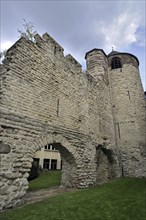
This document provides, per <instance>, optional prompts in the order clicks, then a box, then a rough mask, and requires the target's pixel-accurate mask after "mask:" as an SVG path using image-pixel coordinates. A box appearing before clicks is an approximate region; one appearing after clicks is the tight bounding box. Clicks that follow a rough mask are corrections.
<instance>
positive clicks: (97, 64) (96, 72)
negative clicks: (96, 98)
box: [85, 48, 108, 80]
mask: <svg viewBox="0 0 146 220" xmlns="http://www.w3.org/2000/svg"><path fill="white" fill-rule="evenodd" d="M85 59H86V65H87V71H88V73H89V74H90V75H92V76H93V77H94V78H95V79H96V80H97V79H103V78H104V75H105V74H106V73H107V67H108V66H107V55H106V54H105V52H104V51H103V50H102V49H97V48H95V49H93V50H90V51H89V52H87V53H86V55H85Z"/></svg>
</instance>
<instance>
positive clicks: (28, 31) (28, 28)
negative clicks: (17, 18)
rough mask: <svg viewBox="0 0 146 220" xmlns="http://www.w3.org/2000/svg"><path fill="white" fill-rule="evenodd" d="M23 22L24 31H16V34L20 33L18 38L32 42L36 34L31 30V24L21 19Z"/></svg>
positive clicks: (32, 26)
mask: <svg viewBox="0 0 146 220" xmlns="http://www.w3.org/2000/svg"><path fill="white" fill-rule="evenodd" d="M23 21H24V24H23V27H24V31H23V30H19V29H18V32H19V33H20V36H19V37H25V38H26V39H28V40H31V41H33V42H34V36H35V34H36V33H37V32H36V31H34V30H33V28H34V25H33V23H32V22H27V21H26V20H25V19H23Z"/></svg>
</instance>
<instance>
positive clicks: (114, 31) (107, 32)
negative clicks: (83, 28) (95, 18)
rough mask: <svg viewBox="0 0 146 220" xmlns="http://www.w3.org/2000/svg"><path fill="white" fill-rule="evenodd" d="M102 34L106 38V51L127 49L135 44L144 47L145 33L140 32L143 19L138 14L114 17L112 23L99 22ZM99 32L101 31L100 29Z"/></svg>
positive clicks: (125, 13) (124, 14)
mask: <svg viewBox="0 0 146 220" xmlns="http://www.w3.org/2000/svg"><path fill="white" fill-rule="evenodd" d="M99 26H100V33H101V34H103V36H104V48H105V50H107V51H109V50H111V47H112V46H113V47H114V50H117V49H118V50H120V49H122V50H123V49H125V48H127V47H129V46H130V45H131V44H133V43H137V44H139V45H144V42H143V41H144V32H142V31H141V32H140V31H139V30H140V27H141V18H140V16H139V14H138V13H131V14H130V13H129V12H128V11H127V12H124V13H122V14H120V15H119V16H117V17H114V19H113V20H112V22H111V23H107V22H105V21H104V22H103V21H102V22H99V23H98V27H99ZM98 32H99V29H98Z"/></svg>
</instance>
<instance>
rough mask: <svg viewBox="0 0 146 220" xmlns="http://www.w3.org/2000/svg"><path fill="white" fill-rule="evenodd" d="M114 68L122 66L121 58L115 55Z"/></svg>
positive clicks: (112, 64) (112, 65)
mask: <svg viewBox="0 0 146 220" xmlns="http://www.w3.org/2000/svg"><path fill="white" fill-rule="evenodd" d="M111 68H112V69H118V68H122V64H121V59H120V58H118V57H114V58H113V59H112V62H111Z"/></svg>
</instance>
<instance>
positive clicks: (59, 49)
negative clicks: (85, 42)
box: [42, 33, 64, 56]
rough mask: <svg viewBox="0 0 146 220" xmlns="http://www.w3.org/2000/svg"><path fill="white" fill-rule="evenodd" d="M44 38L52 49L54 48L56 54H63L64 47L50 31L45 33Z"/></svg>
mask: <svg viewBox="0 0 146 220" xmlns="http://www.w3.org/2000/svg"><path fill="white" fill-rule="evenodd" d="M42 38H43V39H44V40H45V42H47V43H48V44H50V46H51V47H52V49H54V55H58V54H59V55H62V56H63V51H64V49H63V47H61V46H60V44H58V43H57V42H56V41H55V40H54V39H53V38H52V37H51V36H50V35H49V34H48V33H45V34H43V35H42Z"/></svg>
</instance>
